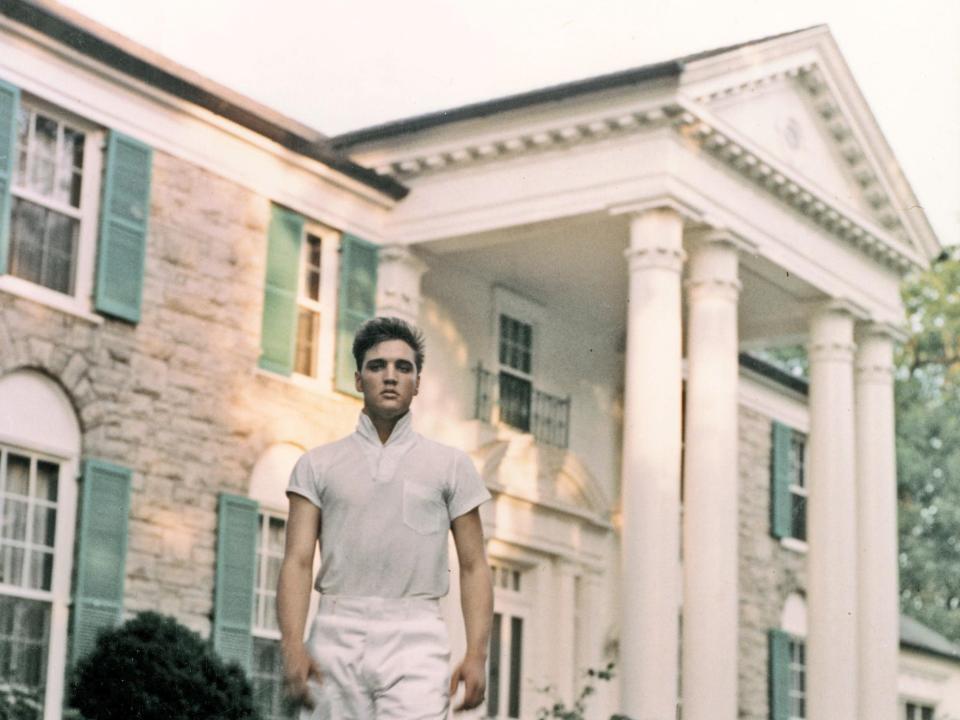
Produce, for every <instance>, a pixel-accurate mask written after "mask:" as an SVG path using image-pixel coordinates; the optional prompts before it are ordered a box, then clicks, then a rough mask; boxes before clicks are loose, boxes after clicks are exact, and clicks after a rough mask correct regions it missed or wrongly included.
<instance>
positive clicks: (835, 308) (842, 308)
mask: <svg viewBox="0 0 960 720" xmlns="http://www.w3.org/2000/svg"><path fill="white" fill-rule="evenodd" d="M863 314H864V313H863V311H862V309H861V308H859V307H858V306H857V305H855V304H854V303H852V302H849V301H847V300H841V299H834V300H828V301H827V302H824V303H818V304H817V305H815V306H814V307H813V308H812V309H811V313H810V342H809V343H808V345H807V354H808V356H809V358H810V361H811V362H816V361H836V362H846V363H852V362H853V353H854V350H856V345H855V344H854V339H853V330H854V322H855V320H856V319H857V317H862V316H863Z"/></svg>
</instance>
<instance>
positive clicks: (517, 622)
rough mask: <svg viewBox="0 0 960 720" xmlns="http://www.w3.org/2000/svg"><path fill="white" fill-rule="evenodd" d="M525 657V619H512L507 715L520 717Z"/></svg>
mask: <svg viewBox="0 0 960 720" xmlns="http://www.w3.org/2000/svg"><path fill="white" fill-rule="evenodd" d="M522 657H523V618H517V617H515V618H510V706H509V710H508V712H507V714H508V715H509V716H510V717H512V718H518V717H520V674H521V671H522V668H521V667H520V664H521V658H522Z"/></svg>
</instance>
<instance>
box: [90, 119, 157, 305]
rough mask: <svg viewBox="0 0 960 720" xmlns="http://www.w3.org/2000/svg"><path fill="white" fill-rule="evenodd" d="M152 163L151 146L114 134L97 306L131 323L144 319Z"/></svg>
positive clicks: (107, 176)
mask: <svg viewBox="0 0 960 720" xmlns="http://www.w3.org/2000/svg"><path fill="white" fill-rule="evenodd" d="M152 163H153V151H152V150H151V149H150V147H149V146H147V145H144V144H143V143H141V142H139V141H138V140H134V139H133V138H131V137H127V136H126V135H122V134H120V133H118V132H115V131H111V132H110V138H109V140H108V141H107V169H106V173H105V174H104V178H105V180H104V188H103V199H102V207H101V211H100V244H99V247H98V250H97V284H96V290H95V293H94V302H95V306H96V308H97V310H98V311H100V312H102V313H105V314H107V315H112V316H114V317H117V318H121V319H123V320H129V321H130V322H138V321H139V320H140V305H141V300H142V297H143V269H144V263H145V261H146V250H147V223H148V220H149V216H150V173H151V167H152Z"/></svg>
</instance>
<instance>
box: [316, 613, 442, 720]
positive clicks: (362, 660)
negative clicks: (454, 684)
mask: <svg viewBox="0 0 960 720" xmlns="http://www.w3.org/2000/svg"><path fill="white" fill-rule="evenodd" d="M307 650H308V651H309V652H310V654H311V655H312V656H313V658H314V659H315V660H316V661H317V664H318V665H319V666H320V670H321V672H322V674H323V677H322V680H321V681H320V682H319V683H315V682H311V683H310V690H311V693H312V695H313V698H314V702H315V705H314V707H313V709H306V708H304V709H303V710H301V712H300V720H446V718H447V715H448V712H449V707H450V696H449V690H450V646H449V640H448V638H447V626H446V623H445V622H444V621H443V618H442V617H441V615H440V605H439V602H438V601H437V600H431V599H426V598H372V597H344V596H336V595H322V596H321V597H320V606H319V608H318V609H317V615H316V617H315V618H314V621H313V625H312V626H311V628H310V636H309V638H308V640H307Z"/></svg>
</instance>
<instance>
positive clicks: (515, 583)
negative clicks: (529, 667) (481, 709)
mask: <svg viewBox="0 0 960 720" xmlns="http://www.w3.org/2000/svg"><path fill="white" fill-rule="evenodd" d="M490 570H491V572H492V573H493V587H494V613H493V626H492V628H491V632H490V652H489V656H488V659H487V717H491V718H519V717H520V713H521V708H522V697H521V690H522V688H521V678H522V677H523V653H524V620H525V618H526V615H527V610H526V602H525V601H524V595H523V592H524V587H523V573H522V571H520V570H518V569H516V568H512V567H508V566H507V565H505V564H502V563H494V564H491V566H490Z"/></svg>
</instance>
